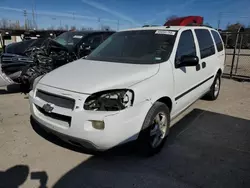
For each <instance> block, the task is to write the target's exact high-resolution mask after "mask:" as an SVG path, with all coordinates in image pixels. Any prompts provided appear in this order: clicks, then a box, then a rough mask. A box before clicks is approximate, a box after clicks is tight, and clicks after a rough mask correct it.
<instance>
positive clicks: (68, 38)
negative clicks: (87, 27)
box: [54, 31, 86, 47]
mask: <svg viewBox="0 0 250 188" xmlns="http://www.w3.org/2000/svg"><path fill="white" fill-rule="evenodd" d="M85 36H86V34H85V33H82V32H70V31H69V32H65V33H62V34H61V35H59V36H58V37H56V38H55V39H54V40H55V41H56V42H58V43H60V44H61V45H63V46H66V47H72V46H76V45H77V44H78V43H79V42H80V41H81V39H82V38H84V37H85Z"/></svg>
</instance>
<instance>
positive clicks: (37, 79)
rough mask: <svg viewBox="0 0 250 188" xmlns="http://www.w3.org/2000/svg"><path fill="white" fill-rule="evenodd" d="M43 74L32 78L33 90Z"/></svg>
mask: <svg viewBox="0 0 250 188" xmlns="http://www.w3.org/2000/svg"><path fill="white" fill-rule="evenodd" d="M43 76H44V75H42V76H38V77H37V78H36V79H35V80H34V82H33V86H32V89H33V90H34V89H35V88H36V86H37V84H38V82H39V81H40V80H41V79H42V77H43Z"/></svg>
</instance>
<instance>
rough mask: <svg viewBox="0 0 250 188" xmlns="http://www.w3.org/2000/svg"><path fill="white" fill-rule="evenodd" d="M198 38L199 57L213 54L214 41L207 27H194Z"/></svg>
mask: <svg viewBox="0 0 250 188" xmlns="http://www.w3.org/2000/svg"><path fill="white" fill-rule="evenodd" d="M195 34H196V36H197V39H198V43H199V47H200V53H201V59H203V58H205V57H208V56H211V55H213V54H215V48H214V42H213V39H212V37H211V34H210V32H209V31H208V30H207V29H195Z"/></svg>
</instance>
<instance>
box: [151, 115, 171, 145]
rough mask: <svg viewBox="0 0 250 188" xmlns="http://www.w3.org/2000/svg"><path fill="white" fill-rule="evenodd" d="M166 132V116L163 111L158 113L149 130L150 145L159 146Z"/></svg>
mask: <svg viewBox="0 0 250 188" xmlns="http://www.w3.org/2000/svg"><path fill="white" fill-rule="evenodd" d="M166 133H167V117H166V115H165V114H164V113H162V112H160V113H158V114H157V115H156V116H155V118H154V121H153V125H152V128H151V130H150V137H151V138H152V139H151V145H152V147H153V148H156V147H157V146H159V145H160V144H161V142H162V140H163V139H164V137H165V136H166Z"/></svg>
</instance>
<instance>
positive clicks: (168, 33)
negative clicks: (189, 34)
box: [155, 30, 175, 35]
mask: <svg viewBox="0 0 250 188" xmlns="http://www.w3.org/2000/svg"><path fill="white" fill-rule="evenodd" d="M155 34H161V35H175V31H164V30H157V31H156V32H155Z"/></svg>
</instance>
